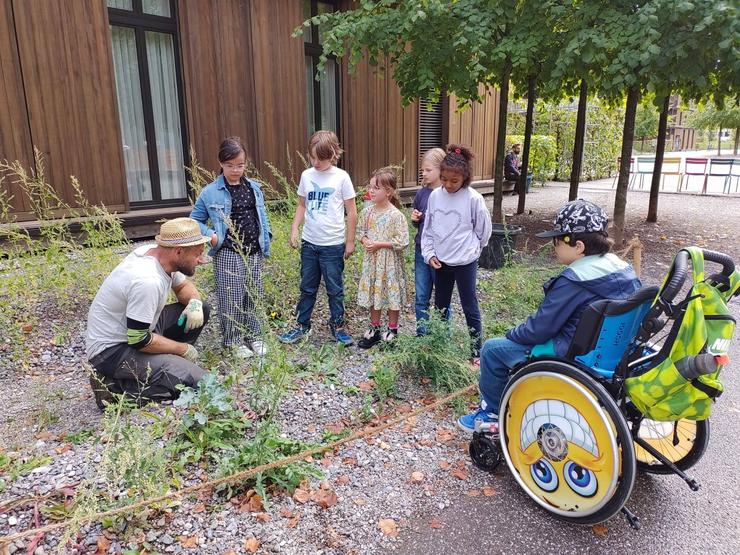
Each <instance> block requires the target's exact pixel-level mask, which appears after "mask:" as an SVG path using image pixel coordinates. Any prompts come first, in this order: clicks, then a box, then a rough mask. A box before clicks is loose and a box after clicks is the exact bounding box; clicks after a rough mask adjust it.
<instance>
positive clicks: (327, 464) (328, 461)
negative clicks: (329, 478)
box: [319, 457, 333, 468]
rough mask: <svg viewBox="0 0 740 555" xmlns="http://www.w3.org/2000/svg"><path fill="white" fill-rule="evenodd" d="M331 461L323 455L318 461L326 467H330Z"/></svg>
mask: <svg viewBox="0 0 740 555" xmlns="http://www.w3.org/2000/svg"><path fill="white" fill-rule="evenodd" d="M332 462H333V461H332V460H331V459H330V458H327V457H324V458H323V459H321V460H320V461H319V464H320V465H321V466H323V467H325V468H328V467H330V466H331V463H332Z"/></svg>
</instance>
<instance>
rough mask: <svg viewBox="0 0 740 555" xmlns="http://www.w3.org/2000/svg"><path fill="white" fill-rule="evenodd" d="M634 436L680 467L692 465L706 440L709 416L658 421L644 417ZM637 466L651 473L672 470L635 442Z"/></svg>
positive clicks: (670, 472)
mask: <svg viewBox="0 0 740 555" xmlns="http://www.w3.org/2000/svg"><path fill="white" fill-rule="evenodd" d="M637 437H639V438H641V439H643V440H645V441H646V442H647V443H649V444H650V446H651V447H653V448H654V449H656V450H657V451H658V452H660V454H661V455H663V456H664V457H665V458H667V459H668V460H669V461H670V462H672V463H673V464H675V465H676V466H677V467H678V468H680V469H681V470H687V469H689V468H691V467H692V466H694V465H695V464H696V463H697V461H698V460H699V459H701V458H702V456H703V455H704V453H705V452H706V450H707V445H708V444H709V420H689V419H687V418H684V419H682V420H679V421H677V422H658V421H655V420H650V419H648V418H643V419H642V420H640V427H639V429H638V430H637ZM635 456H636V457H637V468H638V470H642V471H643V472H649V473H651V474H673V470H671V469H670V468H668V467H667V466H666V465H664V464H663V463H661V462H660V461H659V460H658V459H656V458H655V457H653V456H652V455H651V454H650V453H648V452H647V451H646V450H645V449H643V448H642V447H640V446H639V445H637V444H635Z"/></svg>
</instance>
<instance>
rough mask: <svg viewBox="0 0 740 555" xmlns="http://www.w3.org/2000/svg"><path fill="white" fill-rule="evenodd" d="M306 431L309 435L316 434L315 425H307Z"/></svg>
mask: <svg viewBox="0 0 740 555" xmlns="http://www.w3.org/2000/svg"><path fill="white" fill-rule="evenodd" d="M307 431H308V433H309V434H315V433H316V425H315V424H309V425H308V428H307Z"/></svg>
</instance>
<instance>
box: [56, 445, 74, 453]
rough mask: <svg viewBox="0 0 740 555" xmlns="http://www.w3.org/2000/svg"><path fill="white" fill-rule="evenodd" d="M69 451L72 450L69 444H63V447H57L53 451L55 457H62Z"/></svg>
mask: <svg viewBox="0 0 740 555" xmlns="http://www.w3.org/2000/svg"><path fill="white" fill-rule="evenodd" d="M71 449H72V444H71V443H65V444H64V445H60V446H59V447H57V448H56V449H54V451H56V452H57V455H62V454H64V453H66V452H67V451H69V450H71Z"/></svg>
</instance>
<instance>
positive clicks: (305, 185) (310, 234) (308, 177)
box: [298, 166, 355, 246]
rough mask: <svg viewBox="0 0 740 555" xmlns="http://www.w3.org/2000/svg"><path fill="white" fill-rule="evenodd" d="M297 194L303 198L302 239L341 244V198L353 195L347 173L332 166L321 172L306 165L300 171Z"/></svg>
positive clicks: (324, 244) (342, 210) (343, 232)
mask: <svg viewBox="0 0 740 555" xmlns="http://www.w3.org/2000/svg"><path fill="white" fill-rule="evenodd" d="M298 196H301V197H304V198H305V199H306V217H305V219H304V222H303V240H304V241H308V242H309V243H313V244H314V245H321V246H328V245H340V244H342V243H344V241H345V236H344V235H345V228H344V201H345V200H349V199H353V198H355V188H354V187H353V186H352V180H351V179H350V177H349V174H348V173H347V172H346V171H344V170H343V169H341V168H337V167H336V166H331V167H330V168H329V169H328V170H326V171H322V172H320V171H318V170H316V169H315V168H308V169H307V170H305V171H304V172H303V173H302V174H301V182H300V184H299V185H298Z"/></svg>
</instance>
